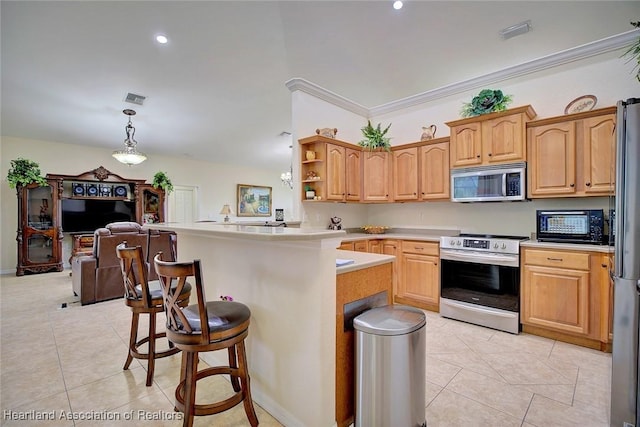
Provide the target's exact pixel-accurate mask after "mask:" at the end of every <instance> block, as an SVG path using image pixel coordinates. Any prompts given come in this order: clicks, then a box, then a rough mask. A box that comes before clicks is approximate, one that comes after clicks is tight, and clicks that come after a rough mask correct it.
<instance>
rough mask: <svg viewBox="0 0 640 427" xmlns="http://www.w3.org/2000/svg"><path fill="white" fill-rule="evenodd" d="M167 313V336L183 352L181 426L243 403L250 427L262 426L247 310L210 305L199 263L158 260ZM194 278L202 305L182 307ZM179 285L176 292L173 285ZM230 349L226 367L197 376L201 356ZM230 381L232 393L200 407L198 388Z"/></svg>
mask: <svg viewBox="0 0 640 427" xmlns="http://www.w3.org/2000/svg"><path fill="white" fill-rule="evenodd" d="M154 265H155V268H156V272H157V273H158V277H159V278H160V284H161V285H162V294H163V297H164V304H165V307H166V314H167V337H168V338H169V340H170V341H171V342H173V343H174V344H175V345H176V347H178V348H179V349H180V350H182V368H181V372H180V383H179V384H178V386H177V387H176V409H177V410H179V411H182V412H183V413H184V423H183V426H189V427H190V426H192V425H193V417H194V415H198V416H200V415H211V414H217V413H220V412H223V411H226V410H227V409H231V408H233V407H234V406H236V405H237V404H239V403H240V402H244V411H245V412H246V414H247V418H248V419H249V423H250V424H251V426H253V427H255V426H257V425H258V417H257V416H256V412H255V409H254V407H253V401H252V400H251V388H250V385H249V382H250V381H249V371H248V368H247V355H246V350H245V345H244V340H245V338H246V337H247V335H248V333H249V319H250V317H251V311H250V310H249V307H247V306H246V305H244V304H241V303H239V302H234V301H207V300H206V298H205V293H204V286H203V283H202V272H201V268H200V260H195V261H193V262H180V263H178V262H168V261H162V253H159V254H157V255H156V256H155V258H154ZM189 277H193V279H194V281H195V287H196V295H197V297H198V303H197V304H193V305H190V306H188V307H181V306H180V305H179V304H178V303H177V302H178V301H179V295H180V292H181V290H182V289H183V287H184V286H186V283H187V282H186V280H187V278H189ZM172 282H173V283H175V284H176V285H175V287H173V286H169V285H170V284H171V283H172ZM225 348H226V349H227V351H228V354H229V365H228V366H214V367H210V368H206V369H203V370H201V371H198V353H199V352H203V351H214V350H221V349H225ZM220 374H226V375H229V376H230V377H231V385H232V387H233V390H234V392H235V393H234V394H233V395H232V396H231V397H229V398H227V399H225V400H223V401H220V402H215V403H210V404H196V403H195V398H196V383H197V381H198V380H201V379H203V378H206V377H209V376H211V375H220Z"/></svg>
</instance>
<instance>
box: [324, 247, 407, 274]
mask: <svg viewBox="0 0 640 427" xmlns="http://www.w3.org/2000/svg"><path fill="white" fill-rule="evenodd" d="M336 257H337V258H340V259H352V260H354V261H355V262H354V263H353V264H347V265H344V266H342V267H336V274H342V273H348V272H350V271H357V270H362V269H364V268H369V267H375V266H376V265H381V264H386V263H388V262H393V261H395V259H396V257H394V256H393V255H383V254H372V253H369V252H356V251H343V250H340V249H338V251H337V255H336Z"/></svg>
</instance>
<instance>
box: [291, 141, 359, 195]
mask: <svg viewBox="0 0 640 427" xmlns="http://www.w3.org/2000/svg"><path fill="white" fill-rule="evenodd" d="M299 143H300V148H301V150H300V151H301V164H300V174H301V182H302V200H309V199H307V198H306V195H305V193H306V191H305V187H307V186H308V187H309V188H311V189H312V190H313V191H314V192H315V197H316V199H314V200H316V201H318V200H319V201H323V200H329V201H359V200H360V196H361V194H362V189H361V188H362V185H361V182H362V181H361V179H360V178H361V163H362V152H361V149H360V147H358V146H355V145H353V144H349V143H346V142H344V141H339V140H337V139H332V138H327V137H324V136H320V135H315V136H310V137H308V138H303V139H301V140H299Z"/></svg>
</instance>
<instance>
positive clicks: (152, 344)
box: [116, 242, 191, 386]
mask: <svg viewBox="0 0 640 427" xmlns="http://www.w3.org/2000/svg"><path fill="white" fill-rule="evenodd" d="M116 253H117V255H118V259H119V260H120V268H121V270H122V278H123V280H124V303H125V305H127V306H128V307H129V308H131V313H132V315H131V332H130V335H129V353H128V355H127V360H126V361H125V363H124V367H123V368H122V369H124V370H127V369H129V365H131V362H132V361H133V359H134V358H135V359H146V360H147V383H146V384H147V386H150V385H151V383H152V382H153V371H154V367H155V359H160V358H162V357H167V356H171V355H173V354H176V353H178V352H179V351H180V349H179V348H177V347H175V346H174V345H173V343H172V342H171V341H169V349H168V350H165V351H161V352H156V340H157V339H159V338H164V337H166V336H167V335H166V333H165V332H161V333H157V332H156V314H157V313H162V312H163V311H164V301H163V298H162V288H161V286H160V282H159V281H157V280H154V281H152V282H149V281H148V280H147V277H148V268H149V264H148V263H147V262H145V261H144V257H143V255H142V247H140V246H135V247H127V242H122V243H120V244H119V245H118V246H116ZM190 296H191V285H189V284H188V283H186V284H185V286H183V287H182V288H181V291H180V293H179V294H178V295H177V301H176V304H177V305H178V306H180V307H186V306H187V305H188V304H189V297H190ZM140 314H148V315H149V332H148V335H147V336H146V337H144V338H142V339H141V340H138V322H139V319H140ZM145 343H148V349H147V352H146V353H143V352H142V351H141V350H140V346H142V345H143V344H145Z"/></svg>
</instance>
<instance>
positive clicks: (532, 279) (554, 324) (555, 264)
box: [520, 248, 609, 349]
mask: <svg viewBox="0 0 640 427" xmlns="http://www.w3.org/2000/svg"><path fill="white" fill-rule="evenodd" d="M522 259H523V263H522V264H523V268H522V278H521V304H520V306H521V322H522V325H523V331H524V332H529V333H533V334H537V335H543V336H547V337H549V338H553V339H558V340H561V341H567V342H572V343H575V344H579V345H583V346H587V347H592V348H597V349H605V347H606V346H607V344H608V341H609V337H608V328H607V326H606V324H607V323H608V315H609V292H608V291H609V289H608V287H609V283H608V281H607V280H603V279H604V278H606V276H607V275H606V272H607V267H608V266H607V264H606V263H605V262H604V259H605V258H604V256H603V254H602V253H595V252H579V251H561V250H548V249H538V248H536V249H532V248H523V251H522ZM603 324H604V327H605V328H606V329H607V331H606V332H605V331H604V330H603Z"/></svg>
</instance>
